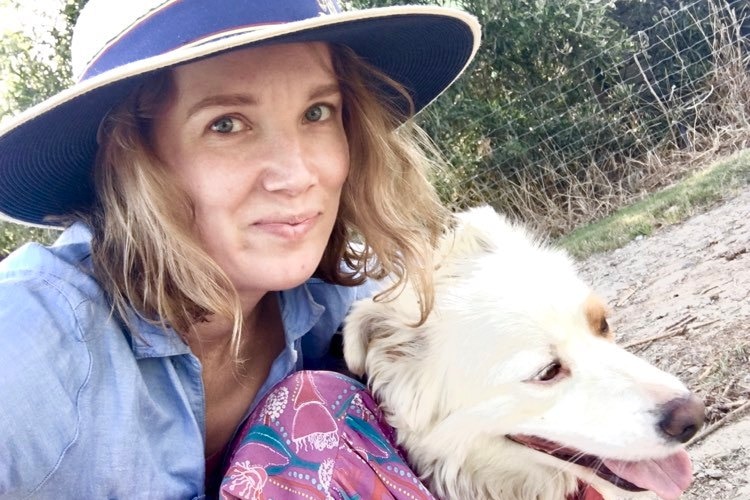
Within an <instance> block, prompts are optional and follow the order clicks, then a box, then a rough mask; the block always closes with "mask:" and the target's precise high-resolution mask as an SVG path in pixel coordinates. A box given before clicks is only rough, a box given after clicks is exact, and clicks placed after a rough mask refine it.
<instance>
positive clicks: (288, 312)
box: [0, 224, 375, 499]
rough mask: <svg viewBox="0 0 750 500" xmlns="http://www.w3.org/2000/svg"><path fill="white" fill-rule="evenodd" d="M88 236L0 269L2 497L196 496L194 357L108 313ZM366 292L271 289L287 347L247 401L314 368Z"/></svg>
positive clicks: (200, 463)
mask: <svg viewBox="0 0 750 500" xmlns="http://www.w3.org/2000/svg"><path fill="white" fill-rule="evenodd" d="M90 238H91V234H90V232H89V230H88V229H87V228H86V227H85V226H83V225H82V224H76V225H73V226H71V227H70V228H68V229H67V230H66V231H65V232H64V233H63V234H62V235H61V237H60V238H59V239H58V241H57V242H56V243H55V244H54V245H52V246H51V247H44V246H42V245H38V244H28V245H25V246H24V247H22V248H20V249H18V250H17V251H16V252H14V253H13V254H11V255H10V256H9V257H7V258H6V259H5V260H4V261H2V262H0V498H3V499H16V498H19V499H20V498H34V499H52V498H55V499H60V498H63V499H64V498H86V499H103V498H127V499H138V498H148V499H173V498H174V499H191V498H192V499H195V498H204V475H205V462H204V453H203V445H204V418H205V409H204V394H203V385H202V381H201V366H200V363H199V361H198V359H197V358H196V357H195V356H194V355H193V354H192V353H191V352H190V349H189V348H188V347H187V345H186V344H185V343H183V342H182V340H181V339H180V338H179V336H178V335H177V334H176V333H175V332H174V331H171V330H164V329H162V328H161V327H160V326H156V325H153V324H150V323H148V322H146V321H144V320H142V319H139V318H138V317H137V316H136V315H135V314H133V316H132V318H133V322H134V323H133V324H134V325H136V327H135V328H134V330H135V329H137V332H130V331H128V330H127V329H126V328H125V327H124V326H123V324H122V323H121V322H120V321H118V319H117V318H116V317H115V316H113V315H112V313H111V308H110V305H109V304H108V302H107V300H106V298H105V296H104V293H103V291H102V289H101V288H100V287H99V285H98V284H97V282H96V280H95V279H93V277H92V274H91V259H90V243H89V241H90ZM374 288H375V284H366V285H364V286H361V287H340V286H335V285H330V284H326V283H323V282H322V281H320V280H317V279H311V280H309V281H308V282H307V283H305V284H304V285H302V286H300V287H298V288H295V289H292V290H288V291H284V292H280V293H279V294H278V296H279V302H280V305H281V311H282V318H283V322H284V328H285V335H286V348H285V350H284V351H283V352H282V353H281V354H280V355H279V357H278V358H277V359H276V360H275V362H274V363H273V366H272V368H271V372H270V374H269V377H268V379H267V380H266V382H265V384H264V385H263V387H262V388H261V390H260V391H259V393H258V395H257V396H256V400H255V401H256V402H257V401H259V400H260V399H261V398H262V397H263V396H264V395H265V393H266V392H267V391H268V390H269V389H270V388H271V387H272V386H274V385H275V384H276V383H278V382H279V381H280V380H281V379H283V378H284V377H285V376H287V375H288V374H289V373H291V372H293V371H297V370H299V369H301V368H302V367H303V361H305V360H308V361H310V362H311V363H312V364H315V363H316V362H317V361H319V358H322V357H323V356H324V354H325V351H326V349H327V346H328V344H329V342H330V339H331V337H332V335H333V334H334V333H335V331H336V330H337V329H338V328H339V327H340V325H341V322H342V321H343V318H344V315H345V314H346V312H347V311H348V310H349V307H350V306H351V304H352V303H353V302H354V301H355V300H357V299H359V298H363V297H365V296H368V295H370V294H371V293H372V292H373V291H374ZM133 333H137V334H133ZM305 364H307V362H306V363H305ZM252 406H255V403H253V405H252ZM251 409H252V407H251V408H249V409H248V413H249V412H250V410H251Z"/></svg>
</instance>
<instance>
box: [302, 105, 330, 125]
mask: <svg viewBox="0 0 750 500" xmlns="http://www.w3.org/2000/svg"><path fill="white" fill-rule="evenodd" d="M331 114H333V110H332V109H331V106H329V105H327V104H316V105H314V106H311V107H310V108H309V109H308V110H307V111H305V120H306V121H308V122H319V121H323V120H327V119H328V118H330V117H331Z"/></svg>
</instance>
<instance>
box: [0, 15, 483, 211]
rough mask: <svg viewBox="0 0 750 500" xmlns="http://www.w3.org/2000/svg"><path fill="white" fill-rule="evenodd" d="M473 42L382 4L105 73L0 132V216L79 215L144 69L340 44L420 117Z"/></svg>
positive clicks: (457, 21) (467, 34)
mask: <svg viewBox="0 0 750 500" xmlns="http://www.w3.org/2000/svg"><path fill="white" fill-rule="evenodd" d="M479 39H480V29H479V25H478V23H477V21H476V19H475V18H474V17H473V16H471V15H469V14H467V13H465V12H462V11H458V10H454V9H447V8H440V7H386V8H380V9H369V10H364V11H352V12H344V13H340V14H335V15H330V16H320V17H317V18H312V19H306V20H303V21H297V22H293V23H287V24H281V25H272V26H267V27H263V28H261V29H257V30H254V31H248V32H244V33H239V34H233V35H230V36H226V37H222V38H218V39H214V40H211V41H209V42H205V43H202V44H200V45H194V46H184V47H181V48H179V49H177V50H173V51H170V52H167V53H165V54H162V55H158V56H154V57H151V58H148V59H143V60H139V61H137V62H134V63H130V64H127V65H124V66H120V67H118V68H115V69H113V70H110V71H106V72H104V73H101V74H99V75H96V76H94V77H91V78H89V79H87V80H84V81H82V82H80V83H78V84H76V85H73V86H72V87H71V88H69V89H67V90H65V91H63V92H61V93H59V94H57V95H56V96H54V97H52V98H50V99H48V100H46V101H44V102H42V103H40V104H38V105H37V106H34V107H33V108H31V109H29V110H27V111H26V112H24V113H22V114H20V115H19V116H17V117H15V118H14V119H11V120H10V121H9V122H8V123H6V124H5V125H4V126H3V127H2V128H0V216H2V217H4V218H6V219H9V220H13V221H16V222H21V223H24V224H27V225H40V226H54V225H55V222H54V221H52V222H50V220H47V219H48V218H49V217H50V216H52V217H57V216H66V215H69V214H71V213H73V212H76V211H86V210H87V209H88V207H90V206H91V204H92V202H93V197H94V194H93V193H94V190H93V186H92V178H91V168H92V165H93V162H94V156H95V153H96V149H97V143H96V133H97V129H98V127H99V124H100V122H101V120H102V119H103V118H104V116H105V115H106V114H107V113H108V112H109V111H110V109H112V107H113V106H115V105H116V104H117V103H119V102H121V101H122V100H123V99H124V98H125V97H126V96H127V95H128V93H129V92H131V91H132V89H133V88H134V87H135V86H136V85H137V84H138V83H139V81H141V80H142V79H143V78H144V77H145V76H146V75H148V74H149V73H152V72H153V71H156V70H159V69H163V68H168V67H171V66H175V65H178V64H182V63H186V62H190V61H195V60H198V59H200V58H204V57H208V56H212V55H216V54H218V53H221V52H225V51H229V50H233V49H237V48H244V47H248V46H260V45H263V44H268V43H279V42H307V41H324V42H330V43H340V44H344V45H347V46H349V47H351V48H352V49H353V50H354V51H355V52H356V53H357V54H359V55H360V56H361V57H363V58H364V59H366V60H367V61H368V62H369V63H371V64H373V65H374V66H376V67H377V68H379V69H380V70H382V71H383V72H385V73H386V74H387V75H389V76H390V77H391V78H393V79H394V80H396V81H398V82H400V83H401V84H402V85H404V86H405V87H406V89H407V90H408V91H409V92H410V94H411V96H412V99H413V101H414V105H415V110H416V111H419V110H421V109H422V108H424V107H425V106H426V105H427V104H429V103H430V102H431V101H432V100H434V99H435V98H436V97H437V96H438V95H440V94H441V93H442V92H443V91H444V90H445V89H446V88H447V87H448V86H449V85H450V84H451V83H452V82H453V81H454V80H455V79H456V78H457V77H458V76H459V75H460V74H461V73H462V72H463V70H464V69H465V68H466V66H467V65H468V63H469V62H470V61H471V59H472V57H473V56H474V54H475V53H476V51H477V48H478V46H479Z"/></svg>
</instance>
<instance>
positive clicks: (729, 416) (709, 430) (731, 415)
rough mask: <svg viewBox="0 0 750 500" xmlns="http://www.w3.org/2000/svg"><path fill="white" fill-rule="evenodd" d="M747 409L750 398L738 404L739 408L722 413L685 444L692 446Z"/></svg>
mask: <svg viewBox="0 0 750 500" xmlns="http://www.w3.org/2000/svg"><path fill="white" fill-rule="evenodd" d="M748 409H750V400H748V401H745V402H744V403H743V404H742V406H740V407H739V408H736V409H734V410H732V411H730V412H729V413H727V414H726V415H724V416H723V417H722V418H721V419H720V420H717V421H716V422H714V423H713V424H711V425H709V426H708V427H706V428H704V429H703V430H702V431H701V432H700V433H699V434H698V435H696V436H695V437H693V439H691V440H690V441H688V442H687V444H686V445H685V446H692V445H694V444H696V443H699V442H700V441H702V440H703V439H705V438H706V437H708V436H710V435H711V434H713V433H714V432H716V431H717V430H718V429H720V428H721V427H722V426H724V425H726V424H728V423H729V422H731V421H732V420H734V419H735V418H737V417H738V416H739V415H741V414H742V413H744V412H745V411H747V410H748Z"/></svg>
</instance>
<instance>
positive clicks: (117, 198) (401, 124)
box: [86, 46, 449, 356]
mask: <svg viewBox="0 0 750 500" xmlns="http://www.w3.org/2000/svg"><path fill="white" fill-rule="evenodd" d="M331 53H332V59H333V64H334V69H335V72H336V74H337V77H338V80H339V83H340V87H341V92H342V96H343V103H344V105H343V120H344V127H345V130H346V135H347V139H348V142H349V150H350V162H351V164H350V169H349V175H348V178H347V180H346V182H345V184H344V188H343V190H342V195H341V203H340V207H339V214H338V218H337V222H336V224H335V226H334V228H333V232H332V234H331V237H330V240H329V242H328V245H327V248H326V250H325V252H324V255H323V258H322V260H321V262H320V264H319V266H318V269H317V271H316V276H318V277H320V278H322V279H324V280H326V281H328V282H330V283H335V284H339V285H346V286H354V285H357V284H360V283H362V282H363V281H364V280H366V279H368V278H372V279H381V278H384V277H386V276H391V277H393V278H394V283H393V285H392V286H391V287H390V288H388V289H386V290H385V291H384V292H382V293H381V294H380V295H379V296H378V300H387V299H388V298H389V297H390V296H393V294H396V293H398V292H399V290H400V289H401V288H402V287H403V286H404V285H405V284H406V282H407V280H408V281H409V282H410V283H411V284H412V286H414V287H415V289H416V291H417V293H418V294H419V296H420V298H421V301H420V304H421V311H419V312H420V316H419V317H420V320H419V321H420V322H422V321H424V320H425V319H426V317H427V315H428V314H429V312H430V310H431V309H432V305H433V301H434V297H433V289H432V287H433V284H432V269H433V267H434V263H433V249H434V246H435V244H436V243H437V240H438V238H439V237H440V235H441V234H442V233H443V231H444V230H445V228H446V225H447V224H448V221H449V217H448V212H447V210H446V209H445V208H444V207H443V205H442V204H441V203H440V201H439V199H438V197H437V194H436V192H435V190H434V189H433V187H432V185H431V184H430V180H429V176H430V172H431V170H432V169H434V168H436V167H437V166H438V165H439V164H440V162H441V160H440V156H439V154H438V153H437V151H436V150H435V148H434V146H433V145H432V143H431V141H430V140H429V138H428V137H427V136H426V134H425V133H424V132H423V131H422V130H421V129H420V128H419V127H418V126H417V125H415V124H414V123H413V121H412V120H411V119H410V117H411V115H412V114H413V113H412V111H411V109H412V105H411V99H410V97H409V94H408V92H406V90H405V89H404V88H403V87H402V86H401V85H399V84H398V83H397V82H395V81H393V80H392V79H390V78H389V77H388V76H386V75H385V74H383V73H382V72H380V71H378V70H377V69H375V68H373V67H371V66H369V65H368V64H366V63H365V62H364V61H362V60H361V59H360V58H359V57H358V56H357V55H356V54H355V53H354V52H353V51H352V50H351V49H349V48H347V47H343V46H332V47H331ZM172 90H173V89H172V80H171V76H170V72H169V70H164V71H162V72H160V73H157V74H156V75H154V76H152V77H150V78H149V79H147V81H145V82H143V83H141V84H140V85H139V87H138V88H137V89H136V90H135V91H133V92H132V93H131V94H130V96H129V97H128V98H127V99H126V100H125V101H124V102H123V103H122V104H121V105H120V106H118V107H117V108H115V109H114V110H113V111H112V112H110V113H109V115H108V116H107V117H106V118H105V120H104V121H103V122H102V125H101V127H100V130H99V136H98V140H99V150H98V154H97V158H96V165H95V169H94V177H95V185H96V190H97V202H96V205H95V207H94V210H93V211H92V212H90V213H89V214H88V215H87V216H86V218H87V219H88V222H89V224H90V225H91V226H92V227H93V230H94V238H93V243H92V253H93V261H94V268H95V273H96V275H97V277H98V279H99V280H100V282H101V284H102V286H103V287H104V289H105V291H106V292H107V294H108V295H109V297H110V300H111V301H112V304H113V308H114V310H115V311H116V312H117V313H118V314H119V315H120V316H121V317H122V318H123V319H124V320H125V321H127V320H128V317H129V315H128V311H130V310H131V309H135V311H136V312H137V313H138V314H140V315H141V316H142V317H144V318H145V319H147V320H149V321H152V322H155V323H161V324H162V325H164V326H169V327H171V328H173V329H175V330H176V331H177V332H178V333H180V334H181V335H183V336H186V335H189V334H190V333H191V328H192V326H193V325H195V324H196V323H198V322H201V321H205V320H207V319H208V318H209V317H212V316H214V315H217V316H219V317H224V318H228V319H229V320H231V321H232V324H233V328H232V329H233V335H232V346H233V348H234V354H235V356H238V353H239V346H240V338H241V332H242V309H241V306H240V302H239V297H238V295H237V293H236V291H235V289H234V287H233V286H232V283H231V282H230V280H229V278H228V277H227V275H226V274H225V273H224V272H223V271H222V270H221V268H220V267H219V266H218V265H217V264H216V263H215V262H214V261H213V260H212V259H211V257H209V255H208V254H206V252H205V251H204V250H203V249H202V248H201V245H200V241H199V240H198V238H196V236H195V233H194V231H193V206H192V203H191V201H190V199H189V198H188V197H187V195H186V194H185V193H184V192H182V191H181V190H179V189H178V188H177V183H176V182H173V181H172V180H170V178H169V174H168V171H167V169H166V168H164V167H163V163H162V162H161V161H160V159H159V158H158V156H157V154H156V152H155V151H154V148H153V145H152V143H151V140H150V139H149V137H150V135H151V128H152V122H153V119H154V116H155V115H156V114H157V113H158V112H159V110H160V107H161V106H163V103H164V101H165V98H167V99H168V98H169V96H171V95H172ZM165 96H167V97H165ZM404 103H408V109H409V110H410V111H409V112H408V113H406V114H404V113H403V112H401V111H399V109H402V108H403V104H404ZM397 104H401V105H402V106H397ZM342 263H343V264H345V265H342Z"/></svg>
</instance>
